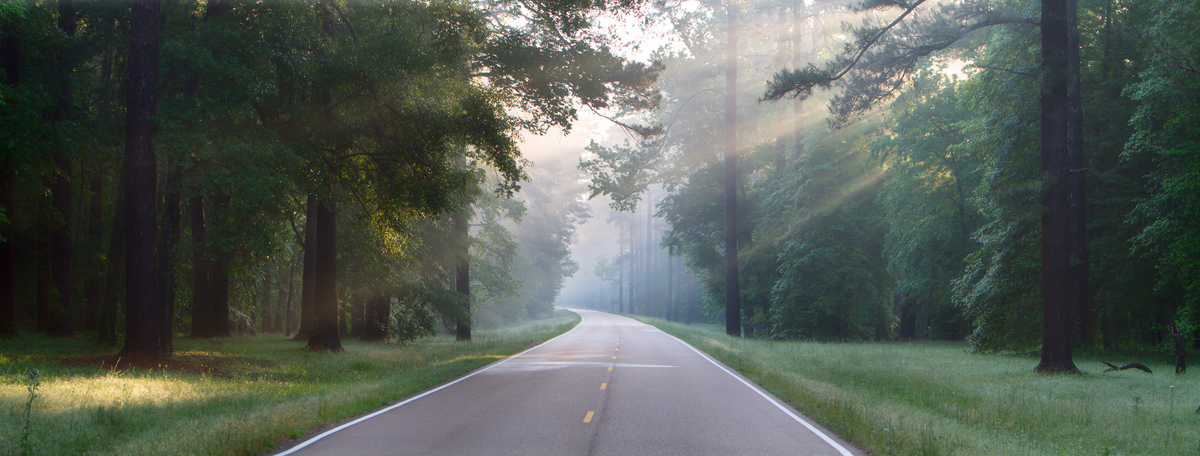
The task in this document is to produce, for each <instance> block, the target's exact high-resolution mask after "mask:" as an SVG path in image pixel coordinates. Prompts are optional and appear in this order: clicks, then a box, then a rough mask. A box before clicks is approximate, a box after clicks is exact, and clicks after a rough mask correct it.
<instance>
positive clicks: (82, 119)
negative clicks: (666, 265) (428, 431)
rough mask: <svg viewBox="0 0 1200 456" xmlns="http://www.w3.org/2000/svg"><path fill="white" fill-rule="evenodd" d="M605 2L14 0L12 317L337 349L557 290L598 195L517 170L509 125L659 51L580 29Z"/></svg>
mask: <svg viewBox="0 0 1200 456" xmlns="http://www.w3.org/2000/svg"><path fill="white" fill-rule="evenodd" d="M603 8H608V9H610V10H614V11H619V10H622V9H628V8H630V5H629V4H625V3H612V4H609V3H607V2H606V1H605V0H601V1H598V2H562V3H559V2H554V1H550V2H545V3H531V4H526V3H524V2H511V3H494V4H493V3H490V4H488V5H479V4H469V3H465V2H432V3H427V2H409V1H398V2H334V1H323V2H316V3H306V2H239V1H222V0H217V1H207V2H205V1H167V2H160V1H136V2H76V1H51V2H3V3H0V25H2V29H0V30H2V34H3V41H2V44H0V61H2V62H3V75H4V76H3V81H4V84H3V86H2V88H0V90H2V91H0V144H3V149H2V150H3V155H2V156H0V172H2V173H3V174H2V176H0V185H2V187H0V201H2V202H3V209H2V212H0V217H2V218H0V222H2V224H0V227H2V229H3V232H2V233H0V236H2V242H0V333H2V334H4V335H6V336H12V335H15V334H18V333H27V332H37V333H45V334H48V335H52V336H78V337H92V338H94V339H95V340H97V341H98V342H100V343H103V344H108V345H119V346H120V347H122V348H121V354H123V355H126V356H132V355H149V356H157V355H160V354H164V353H170V352H171V351H172V343H173V341H174V340H175V339H176V338H178V337H191V338H212V337H227V336H230V335H231V334H233V333H285V334H288V335H293V337H294V339H295V340H298V341H307V343H308V344H309V347H310V348H312V349H314V350H322V349H334V350H336V349H339V348H340V346H341V342H340V340H341V337H343V336H350V337H357V338H362V339H365V340H375V341H381V340H390V341H396V342H405V341H411V340H414V339H417V338H420V337H423V336H427V335H431V334H434V333H436V332H438V331H440V330H442V329H446V328H449V329H450V330H452V331H453V332H454V333H455V334H456V335H457V338H458V339H460V340H469V339H470V338H471V327H472V322H473V321H475V322H478V323H480V324H483V325H489V326H492V327H494V326H497V325H500V324H503V323H505V322H513V321H518V320H521V319H525V318H530V317H537V316H544V315H546V314H549V313H550V312H551V306H552V303H553V302H554V300H555V297H556V295H557V293H558V290H559V288H560V287H561V285H562V281H563V279H564V277H566V276H569V275H571V274H572V273H573V271H574V269H575V268H576V265H575V264H574V263H573V262H572V261H571V260H570V258H569V245H570V241H571V238H572V232H573V229H574V224H575V223H576V221H577V220H578V219H580V218H582V217H586V216H587V211H586V207H584V206H583V205H582V204H580V203H579V202H577V201H575V200H576V199H578V198H577V196H576V195H574V194H572V193H571V188H572V187H570V186H565V187H558V186H555V185H553V184H545V185H541V186H537V187H533V188H529V189H526V190H525V191H521V192H520V193H519V194H518V191H520V190H521V189H522V186H521V183H522V181H524V180H527V179H528V178H529V177H530V175H531V173H530V172H529V166H530V163H529V162H528V160H527V159H525V158H524V157H523V156H522V155H521V151H520V150H519V148H518V142H519V139H520V138H521V136H522V135H538V134H542V133H544V132H546V131H547V129H549V128H558V129H569V128H570V126H571V123H572V122H573V121H574V120H575V119H576V118H577V117H578V111H579V110H581V109H611V110H621V109H627V110H638V109H644V108H645V107H647V106H650V105H651V104H652V103H653V102H654V100H655V99H656V96H655V90H654V89H653V87H652V86H651V85H652V83H653V82H654V79H655V77H656V75H657V74H658V72H659V71H661V68H660V67H658V66H654V65H647V64H642V63H637V62H631V61H627V60H626V59H624V58H622V57H620V56H616V55H614V54H613V53H612V52H610V51H609V50H608V49H606V48H605V47H604V46H603V45H602V44H601V43H598V42H597V40H596V39H595V38H594V37H591V36H589V35H588V34H586V33H584V32H582V29H584V28H585V27H586V20H585V19H586V17H587V15H589V14H592V13H593V12H594V11H595V10H597V9H603ZM537 173H538V171H536V170H535V171H534V172H533V175H537ZM542 174H543V176H542V177H543V178H544V181H546V182H553V179H554V176H553V175H552V174H547V173H546V172H542ZM485 303H486V306H484V304H485Z"/></svg>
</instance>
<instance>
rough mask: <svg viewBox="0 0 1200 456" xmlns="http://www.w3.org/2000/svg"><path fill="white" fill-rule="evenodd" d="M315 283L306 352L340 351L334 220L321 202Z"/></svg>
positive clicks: (335, 220)
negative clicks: (311, 321)
mask: <svg viewBox="0 0 1200 456" xmlns="http://www.w3.org/2000/svg"><path fill="white" fill-rule="evenodd" d="M315 253H316V263H315V265H314V266H315V267H314V269H315V273H316V283H315V284H314V288H315V289H314V290H313V295H314V296H313V297H314V301H313V314H314V317H315V318H314V321H313V331H312V336H311V337H309V339H308V348H309V350H335V351H336V350H341V349H342V341H341V338H340V337H339V335H338V327H337V324H338V316H337V314H338V305H337V304H338V303H337V219H336V218H335V214H334V212H333V209H332V208H331V207H329V205H327V204H326V203H324V202H319V203H318V204H317V240H316V252H315Z"/></svg>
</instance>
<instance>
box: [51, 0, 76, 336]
mask: <svg viewBox="0 0 1200 456" xmlns="http://www.w3.org/2000/svg"><path fill="white" fill-rule="evenodd" d="M58 13H59V14H58V28H59V30H61V31H62V32H63V33H65V34H66V35H67V36H68V37H74V36H75V28H76V24H75V22H76V21H75V2H74V1H71V0H62V1H60V2H59V3H58ZM68 55H69V53H65V52H63V53H59V54H58V55H57V56H56V62H55V66H54V69H53V76H52V77H53V78H54V84H55V85H56V86H57V93H56V94H55V95H56V97H55V100H54V108H53V111H52V112H51V115H50V120H51V122H53V123H55V124H58V123H64V122H67V121H69V119H70V116H71V105H72V104H74V94H73V92H72V90H71V79H70V77H68V73H69V68H68V67H69V66H70V65H71V61H70V59H69V57H68ZM54 166H55V168H57V170H56V172H55V175H54V180H53V181H52V183H51V184H50V195H51V198H52V200H53V204H54V209H55V211H56V212H58V214H59V216H60V217H61V219H60V220H59V221H58V222H57V223H55V224H54V231H53V233H52V234H51V235H50V264H51V271H52V273H51V274H52V276H53V281H54V291H55V296H54V298H53V299H51V303H50V308H49V310H50V314H49V322H48V325H47V326H46V333H47V334H50V335H53V336H70V335H72V334H74V333H75V328H74V325H73V324H72V321H71V317H72V314H73V312H72V310H73V308H72V307H73V306H72V304H73V302H72V300H71V297H72V295H71V261H72V251H71V225H72V224H73V222H74V220H73V217H72V216H73V215H74V212H73V207H72V206H73V200H72V198H71V196H72V195H71V171H72V168H73V167H72V166H71V154H70V153H68V151H67V149H66V147H65V145H64V144H61V143H59V144H55V147H54Z"/></svg>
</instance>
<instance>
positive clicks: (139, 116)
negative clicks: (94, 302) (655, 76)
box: [121, 0, 162, 355]
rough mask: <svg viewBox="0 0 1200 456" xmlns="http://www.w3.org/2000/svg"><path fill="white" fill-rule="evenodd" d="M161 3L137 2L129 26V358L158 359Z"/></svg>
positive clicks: (126, 352) (127, 305) (127, 267)
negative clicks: (157, 123) (156, 149)
mask: <svg viewBox="0 0 1200 456" xmlns="http://www.w3.org/2000/svg"><path fill="white" fill-rule="evenodd" d="M159 6H160V2H159V1H158V0H137V1H135V2H134V3H133V12H132V16H131V18H130V25H129V64H128V71H129V79H128V89H127V97H128V98H127V101H126V104H127V108H126V109H127V114H126V120H125V125H126V126H125V177H124V179H125V246H126V247H125V249H126V254H125V257H126V266H125V268H126V269H125V270H126V282H125V283H126V285H125V286H126V292H125V293H126V298H125V299H126V300H125V308H126V317H125V318H126V322H127V323H126V329H125V346H124V348H122V349H121V353H122V354H125V355H137V354H145V355H158V354H160V353H162V346H161V345H160V343H159V327H160V326H159V318H160V315H161V310H160V306H161V303H160V302H159V299H160V297H159V295H158V288H157V286H156V284H157V283H158V277H159V275H158V274H159V273H158V255H157V252H156V245H155V243H156V241H157V236H156V235H155V233H156V226H157V223H156V221H157V220H156V219H157V217H156V216H155V214H156V211H155V194H156V189H157V186H156V184H155V181H156V176H155V171H156V170H155V164H154V163H155V161H154V144H153V140H154V122H153V117H154V112H155V108H156V100H157V94H156V89H157V84H158V39H159V38H158V14H159Z"/></svg>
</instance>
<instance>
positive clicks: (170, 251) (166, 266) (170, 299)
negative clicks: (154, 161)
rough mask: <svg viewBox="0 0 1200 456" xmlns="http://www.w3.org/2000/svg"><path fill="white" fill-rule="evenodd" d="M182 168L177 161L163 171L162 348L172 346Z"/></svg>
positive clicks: (161, 255)
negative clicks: (164, 190)
mask: <svg viewBox="0 0 1200 456" xmlns="http://www.w3.org/2000/svg"><path fill="white" fill-rule="evenodd" d="M182 173H183V169H182V168H181V167H180V166H179V165H175V166H174V167H172V168H171V172H170V173H168V174H167V188H166V191H167V201H166V205H165V206H164V207H163V222H162V242H161V243H160V244H159V247H158V248H159V250H158V253H159V255H160V256H159V260H158V265H159V267H160V268H161V269H162V271H161V277H162V278H161V279H159V280H160V282H159V284H160V286H161V287H162V311H163V312H162V321H161V322H160V323H161V324H162V326H161V327H160V329H159V336H158V337H159V344H160V345H162V349H163V351H165V352H168V353H170V352H171V351H173V349H174V345H175V344H174V334H175V257H176V256H177V252H178V247H179V236H180V234H181V233H180V232H181V231H182V227H181V226H180V224H181V220H180V218H181V216H180V213H179V211H180V204H181V203H180V195H179V176H180V174H182Z"/></svg>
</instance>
